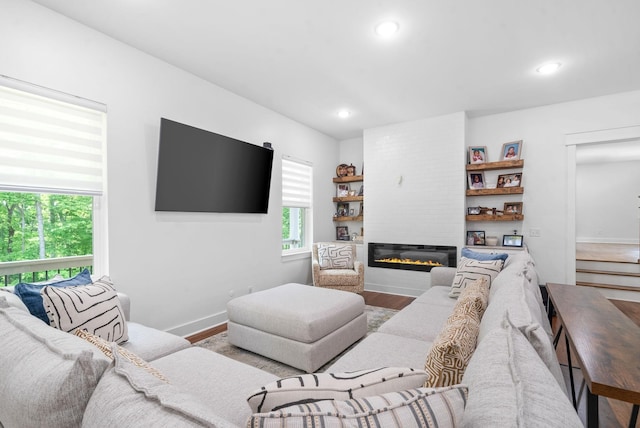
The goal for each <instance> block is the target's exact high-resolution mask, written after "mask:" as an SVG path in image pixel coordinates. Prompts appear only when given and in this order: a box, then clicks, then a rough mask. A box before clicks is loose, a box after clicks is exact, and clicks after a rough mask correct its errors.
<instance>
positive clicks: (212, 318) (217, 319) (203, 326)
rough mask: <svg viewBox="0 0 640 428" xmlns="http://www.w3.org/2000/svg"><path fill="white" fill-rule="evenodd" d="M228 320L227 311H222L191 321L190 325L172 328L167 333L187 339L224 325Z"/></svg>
mask: <svg viewBox="0 0 640 428" xmlns="http://www.w3.org/2000/svg"><path fill="white" fill-rule="evenodd" d="M227 319H228V317H227V311H222V312H218V313H217V314H213V315H209V316H206V317H204V318H200V319H198V320H195V321H190V322H188V323H185V324H181V325H178V326H176V327H172V328H170V329H168V330H166V331H167V332H168V333H172V334H175V335H176V336H181V337H187V336H192V335H194V334H196V333H199V332H201V331H204V330H208V329H210V328H213V327H215V326H218V325H220V324H223V323H225V322H227Z"/></svg>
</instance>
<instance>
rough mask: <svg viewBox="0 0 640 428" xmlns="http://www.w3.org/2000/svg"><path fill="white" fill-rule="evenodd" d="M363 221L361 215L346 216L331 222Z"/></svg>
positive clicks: (335, 218)
mask: <svg viewBox="0 0 640 428" xmlns="http://www.w3.org/2000/svg"><path fill="white" fill-rule="evenodd" d="M363 220H364V216H361V215H356V216H353V217H351V216H347V217H344V216H342V217H334V218H333V221H363Z"/></svg>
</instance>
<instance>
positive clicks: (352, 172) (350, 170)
mask: <svg viewBox="0 0 640 428" xmlns="http://www.w3.org/2000/svg"><path fill="white" fill-rule="evenodd" d="M354 175H356V167H355V166H353V164H351V165H349V166H348V167H347V177H353V176H354Z"/></svg>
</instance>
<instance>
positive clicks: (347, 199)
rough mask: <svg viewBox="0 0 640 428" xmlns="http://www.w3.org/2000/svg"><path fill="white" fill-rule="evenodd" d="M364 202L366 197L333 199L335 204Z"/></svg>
mask: <svg viewBox="0 0 640 428" xmlns="http://www.w3.org/2000/svg"><path fill="white" fill-rule="evenodd" d="M361 201H364V196H343V197H340V198H338V197H336V198H333V202H361Z"/></svg>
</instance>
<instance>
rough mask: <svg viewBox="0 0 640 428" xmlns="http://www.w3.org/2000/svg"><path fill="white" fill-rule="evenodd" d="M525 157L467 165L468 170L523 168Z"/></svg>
mask: <svg viewBox="0 0 640 428" xmlns="http://www.w3.org/2000/svg"><path fill="white" fill-rule="evenodd" d="M523 167H524V159H519V160H506V161H499V162H487V163H474V164H469V165H467V171H491V170H495V169H509V168H523Z"/></svg>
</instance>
